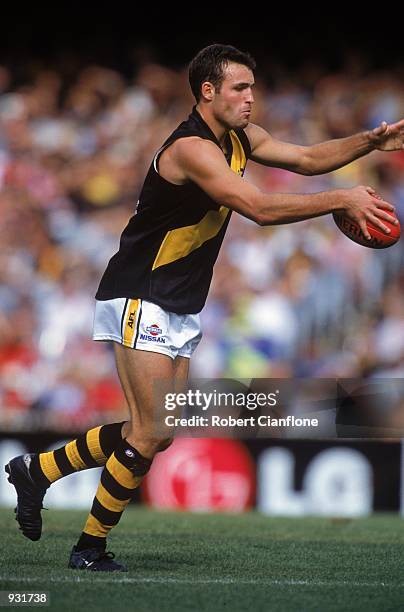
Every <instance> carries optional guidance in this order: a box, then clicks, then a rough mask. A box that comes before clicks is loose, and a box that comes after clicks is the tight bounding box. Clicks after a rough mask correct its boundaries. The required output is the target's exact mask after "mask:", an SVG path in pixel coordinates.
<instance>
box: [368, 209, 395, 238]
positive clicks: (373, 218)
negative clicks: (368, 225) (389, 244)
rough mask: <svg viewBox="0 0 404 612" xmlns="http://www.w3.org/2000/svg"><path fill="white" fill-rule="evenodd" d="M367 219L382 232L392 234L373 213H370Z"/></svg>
mask: <svg viewBox="0 0 404 612" xmlns="http://www.w3.org/2000/svg"><path fill="white" fill-rule="evenodd" d="M367 219H368V221H371V222H372V224H373V225H374V226H375V227H378V228H379V229H381V230H382V232H384V233H385V234H390V233H391V230H390V228H389V227H387V225H384V223H383V222H382V221H380V219H379V218H378V217H376V216H375V215H372V214H371V213H368V215H367Z"/></svg>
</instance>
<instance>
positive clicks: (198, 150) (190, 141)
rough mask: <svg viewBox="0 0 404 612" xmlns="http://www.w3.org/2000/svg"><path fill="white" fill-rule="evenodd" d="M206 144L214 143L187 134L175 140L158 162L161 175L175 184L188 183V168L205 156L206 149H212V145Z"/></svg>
mask: <svg viewBox="0 0 404 612" xmlns="http://www.w3.org/2000/svg"><path fill="white" fill-rule="evenodd" d="M206 144H208V145H213V143H209V141H206V140H204V139H203V138H200V137H199V136H187V137H186V138H179V139H178V140H175V141H174V142H173V143H172V144H171V145H170V146H168V147H167V148H166V149H165V150H164V151H163V152H162V153H161V155H160V158H159V162H158V172H159V174H160V176H162V177H163V178H164V179H166V180H167V181H169V182H170V183H174V184H175V185H183V184H184V183H187V182H188V180H189V176H188V172H187V170H188V168H189V167H192V165H193V164H194V163H195V160H197V159H200V158H201V157H202V156H203V154H204V153H203V152H204V151H205V150H210V146H208V147H207V146H206Z"/></svg>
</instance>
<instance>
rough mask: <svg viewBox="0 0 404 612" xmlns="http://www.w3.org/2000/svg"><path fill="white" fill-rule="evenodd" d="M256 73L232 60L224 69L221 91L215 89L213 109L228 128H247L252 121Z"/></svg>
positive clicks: (218, 119)
mask: <svg viewBox="0 0 404 612" xmlns="http://www.w3.org/2000/svg"><path fill="white" fill-rule="evenodd" d="M253 86H254V75H253V73H252V72H251V70H250V69H249V68H247V66H243V65H242V64H235V63H233V62H230V63H229V64H228V66H227V67H226V68H225V70H224V79H223V82H222V86H221V88H220V91H215V94H214V98H213V100H212V102H213V104H212V110H213V113H214V116H215V118H216V120H217V121H219V122H220V123H221V124H222V125H224V126H225V127H226V128H227V129H235V128H245V127H246V126H247V125H248V122H249V121H250V115H251V110H252V105H253V103H254V98H253V94H252V87H253Z"/></svg>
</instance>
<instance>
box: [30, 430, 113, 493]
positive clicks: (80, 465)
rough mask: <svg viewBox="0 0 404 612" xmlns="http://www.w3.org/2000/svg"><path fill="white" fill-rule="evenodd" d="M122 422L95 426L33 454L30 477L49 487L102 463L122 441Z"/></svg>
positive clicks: (104, 462)
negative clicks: (55, 446)
mask: <svg viewBox="0 0 404 612" xmlns="http://www.w3.org/2000/svg"><path fill="white" fill-rule="evenodd" d="M124 422H125V421H123V422H121V423H112V424H110V425H101V426H99V427H94V428H93V429H90V430H89V431H87V433H85V434H83V435H81V436H79V437H78V438H77V439H76V440H72V441H71V442H69V443H68V444H66V445H65V446H62V447H61V448H58V449H57V450H54V451H49V452H46V453H39V454H38V455H35V456H34V457H33V458H32V461H31V465H30V468H29V469H30V474H31V476H32V478H33V479H34V481H35V482H37V483H38V484H41V485H43V486H45V487H49V486H50V485H51V484H52V482H55V481H56V480H59V478H63V477H64V476H67V475H68V474H73V472H78V471H79V470H87V469H89V468H93V467H99V466H102V465H105V464H106V462H107V461H108V457H109V456H110V455H112V453H113V452H114V450H115V448H116V447H117V446H118V445H119V444H120V443H121V442H122V433H121V431H122V425H123V423H124Z"/></svg>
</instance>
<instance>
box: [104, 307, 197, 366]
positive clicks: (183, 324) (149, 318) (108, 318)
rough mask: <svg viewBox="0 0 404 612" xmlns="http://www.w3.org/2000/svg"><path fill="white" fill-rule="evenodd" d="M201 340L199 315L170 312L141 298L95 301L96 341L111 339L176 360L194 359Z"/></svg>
mask: <svg viewBox="0 0 404 612" xmlns="http://www.w3.org/2000/svg"><path fill="white" fill-rule="evenodd" d="M201 338H202V332H201V327H200V319H199V314H189V315H179V314H176V313H175V312H167V311H166V310H163V309H162V308H160V306H157V304H153V303H152V302H146V301H145V300H142V299H129V298H116V299H114V300H105V301H101V300H96V304H95V314H94V327H93V340H104V341H105V340H112V341H114V342H119V343H120V344H123V345H124V346H127V347H130V348H134V349H138V350H141V351H152V352H153V353H162V354H163V355H168V356H169V357H171V358H172V359H175V358H176V357H177V355H179V356H180V357H188V358H189V357H191V355H192V353H193V352H194V350H195V349H196V347H197V346H198V344H199V342H200V340H201Z"/></svg>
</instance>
